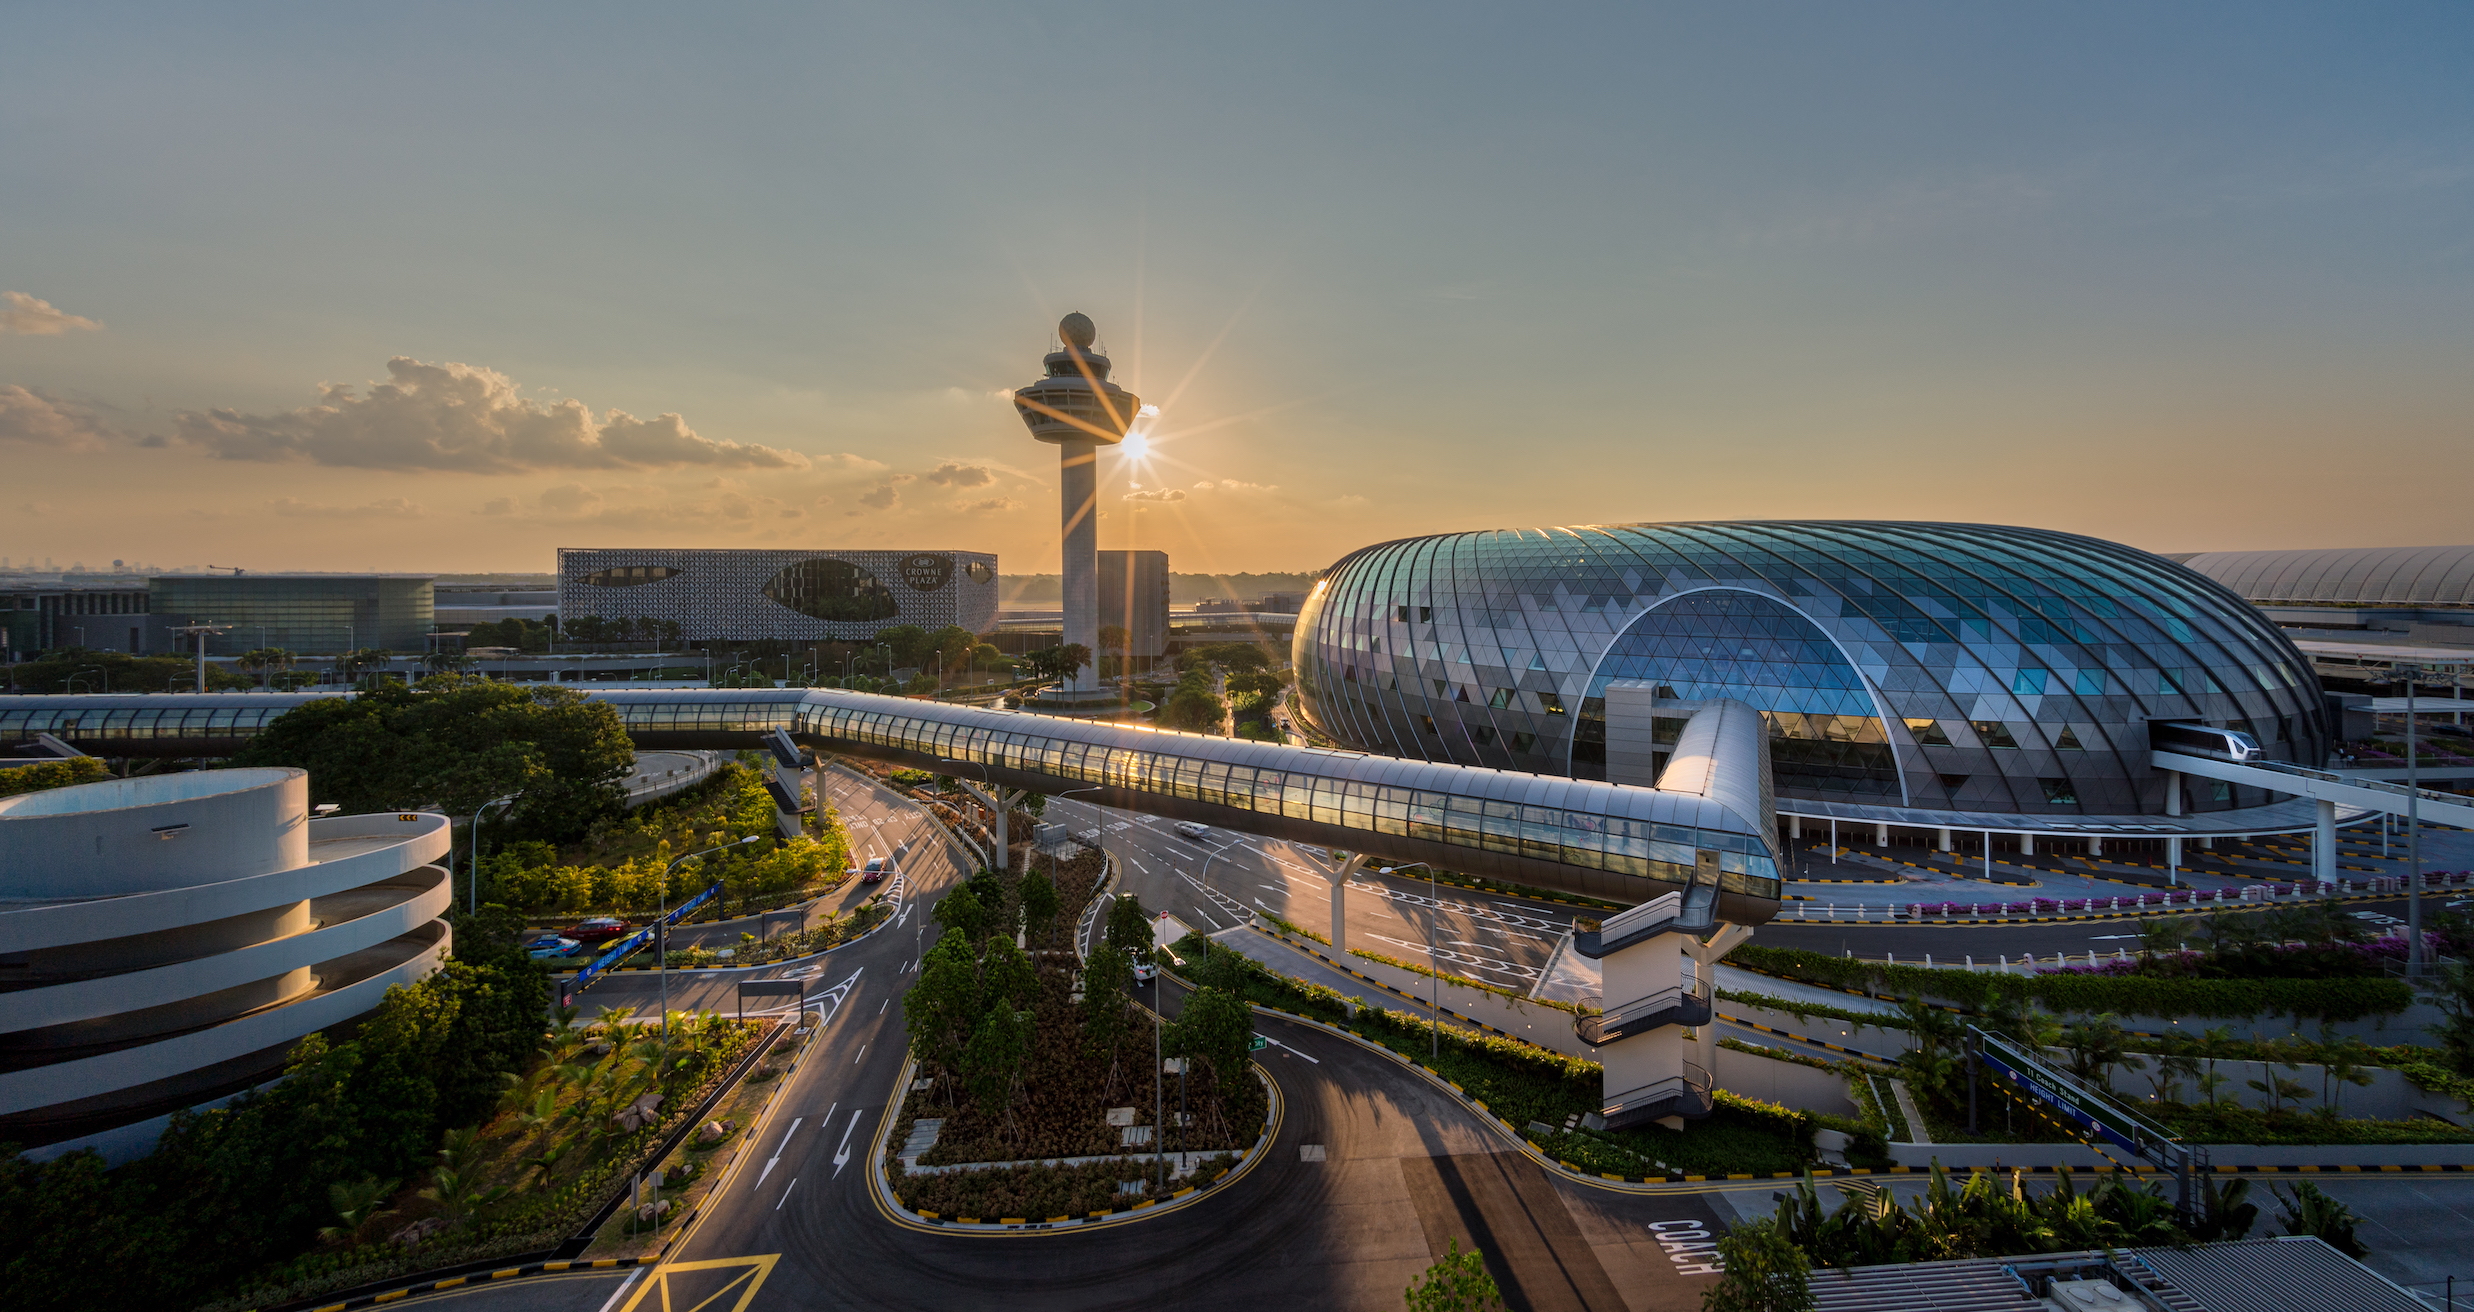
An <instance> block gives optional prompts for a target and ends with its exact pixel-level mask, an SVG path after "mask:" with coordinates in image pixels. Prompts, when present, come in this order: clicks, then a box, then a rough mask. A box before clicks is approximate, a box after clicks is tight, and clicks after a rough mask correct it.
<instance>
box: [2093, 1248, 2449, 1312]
mask: <svg viewBox="0 0 2474 1312" xmlns="http://www.w3.org/2000/svg"><path fill="white" fill-rule="evenodd" d="M2132 1256H2133V1258H2134V1260H2136V1261H2137V1262H2138V1263H2139V1264H2140V1265H2142V1266H2145V1267H2146V1268H2147V1269H2148V1270H2150V1271H2153V1272H2155V1273H2156V1275H2157V1276H2158V1277H2159V1278H2160V1279H2162V1280H2164V1281H2165V1282H2166V1283H2167V1284H2169V1285H2171V1286H2173V1287H2174V1288H2175V1289H2177V1290H2179V1291H2181V1292H2182V1293H2185V1294H2188V1295H2190V1296H2191V1297H2192V1298H2194V1299H2196V1300H2197V1301H2198V1302H2199V1303H2200V1304H2201V1305H2203V1306H2205V1307H2206V1308H2208V1310H2209V1312H2333V1309H2337V1308H2343V1309H2345V1312H2428V1309H2429V1306H2430V1305H2429V1304H2427V1303H2424V1302H2423V1301H2422V1300H2420V1299H2418V1298H2415V1297H2414V1296H2413V1295H2411V1294H2409V1293H2406V1292H2405V1291H2404V1290H2403V1289H2400V1288H2398V1287H2397V1286H2396V1285H2394V1284H2392V1283H2390V1282H2389V1281H2388V1280H2387V1279H2385V1278H2383V1277H2382V1276H2381V1275H2380V1274H2379V1273H2377V1272H2375V1271H2373V1270H2372V1269H2371V1268H2369V1267H2367V1266H2364V1265H2363V1264H2362V1263H2360V1262H2357V1261H2355V1260H2354V1259H2352V1258H2350V1257H2347V1256H2346V1255H2345V1254H2343V1253H2340V1252H2338V1251H2337V1250H2335V1249H2333V1248H2330V1247H2329V1246H2328V1245H2327V1244H2326V1243H2325V1242H2323V1241H2322V1240H2320V1239H2318V1238H2317V1237H2314V1236H2301V1237H2291V1236H2288V1237H2283V1238H2275V1239H2245V1240H2241V1241H2238V1242H2235V1243H2230V1244H2208V1245H2204V1246H2201V1247H2198V1248H2193V1249H2190V1250H2188V1251H2177V1250H2175V1249H2171V1248H2142V1249H2138V1250H2136V1251H2135V1253H2134V1254H2133V1255H2132Z"/></svg>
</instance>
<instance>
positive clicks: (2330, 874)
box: [2311, 797, 2337, 883]
mask: <svg viewBox="0 0 2474 1312" xmlns="http://www.w3.org/2000/svg"><path fill="white" fill-rule="evenodd" d="M2318 811H2319V816H2318V819H2317V822H2316V823H2314V824H2313V825H2312V826H2311V878H2313V879H2316V880H2319V881H2320V882H2321V883H2333V882H2335V880H2336V877H2337V804H2336V803H2334V802H2332V801H2329V800H2328V799H2326V798H2324V797H2323V798H2321V799H2320V800H2319V806H2318Z"/></svg>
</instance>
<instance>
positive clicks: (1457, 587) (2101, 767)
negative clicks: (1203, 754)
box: [1295, 521, 2330, 822]
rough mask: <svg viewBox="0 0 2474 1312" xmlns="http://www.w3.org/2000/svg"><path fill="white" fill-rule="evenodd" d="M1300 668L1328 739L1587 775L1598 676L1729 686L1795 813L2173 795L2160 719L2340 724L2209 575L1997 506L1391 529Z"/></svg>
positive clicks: (2242, 793)
mask: <svg viewBox="0 0 2474 1312" xmlns="http://www.w3.org/2000/svg"><path fill="white" fill-rule="evenodd" d="M1295 662H1296V667H1297V682H1298V708H1299V713H1300V714H1301V715H1302V716H1303V717H1304V718H1305V719H1306V720H1308V721H1309V727H1311V728H1312V729H1315V730H1319V731H1320V733H1321V734H1322V735H1323V736H1325V737H1326V738H1328V739H1330V740H1332V741H1333V742H1335V743H1337V744H1339V745H1342V746H1347V747H1352V748H1357V749H1360V750H1366V751H1375V752H1383V753H1389V754H1393V755H1399V756H1406V757H1421V758H1425V759H1428V760H1437V761H1451V762H1457V763H1460V764H1464V765H1480V766H1493V767H1496V768H1500V769H1510V770H1522V771H1529V772H1533V773H1540V774H1553V775H1569V776H1571V777H1575V778H1583V779H1602V778H1605V777H1606V768H1607V767H1606V761H1607V718H1606V709H1605V708H1606V695H1607V686H1608V685H1609V684H1610V683H1615V682H1618V681H1628V686H1630V687H1634V688H1639V689H1646V690H1648V691H1649V693H1650V694H1651V695H1653V696H1654V697H1655V698H1656V704H1658V705H1663V704H1664V703H1666V702H1668V701H1674V702H1685V703H1689V702H1697V701H1700V700H1702V699H1706V698H1714V697H1732V698H1736V699H1738V700H1741V701H1744V702H1747V703H1749V704H1750V705H1751V706H1752V707H1753V708H1754V709H1756V710H1758V711H1760V712H1761V713H1762V715H1763V717H1764V718H1765V719H1766V720H1767V721H1768V725H1769V731H1770V750H1771V755H1772V763H1773V780H1774V784H1775V787H1776V790H1777V795H1778V798H1779V803H1780V807H1781V809H1782V810H1791V809H1793V807H1792V806H1791V804H1792V803H1793V802H1796V801H1799V800H1801V801H1810V802H1817V803H1835V804H1841V805H1836V806H1831V807H1829V808H1828V809H1829V811H1830V812H1831V813H1833V814H1855V813H1870V812H1873V811H1875V810H1876V809H1879V811H1880V814H1881V817H1882V818H1884V819H1891V818H1898V819H1900V820H1901V821H1902V822H1913V820H1914V818H1915V817H1916V816H1917V814H1918V813H1919V812H1933V813H1943V814H1950V813H1963V814H1976V815H1982V814H1986V813H2000V814H2003V815H2009V816H2026V817H2048V816H2049V817H2055V818H2061V817H2068V816H2125V815H2141V814H2145V815H2156V814H2161V813H2163V812H2165V811H2166V809H2167V799H2166V797H2165V788H2166V779H2167V776H2166V775H2165V774H2164V773H2162V772H2159V771H2156V770H2153V769H2151V768H2150V767H2149V762H2148V725H2149V723H2150V722H2151V721H2156V720H2188V721H2196V722H2202V723H2206V724H2209V725H2213V726H2217V727H2220V728H2228V729H2238V730H2243V731H2246V732H2248V733H2250V734H2251V735H2252V736H2254V737H2255V738H2257V739H2258V740H2259V742H2260V744H2261V745H2262V746H2263V747H2264V748H2265V749H2266V755H2267V756H2269V757H2270V758H2272V759H2276V760H2285V761H2295V762H2300V763H2304V764H2311V765H2316V764H2318V763H2319V762H2320V761H2321V759H2322V757H2323V755H2324V753H2325V752H2326V750H2327V747H2328V745H2329V737H2330V722H2329V713H2328V710H2327V706H2326V702H2325V700H2324V698H2323V696H2322V694H2321V691H2320V688H2319V684H2318V680H2317V679H2316V678H2314V677H2313V675H2312V672H2311V667H2310V665H2309V663H2308V662H2307V660H2306V659H2305V658H2304V657H2303V656H2302V655H2301V653H2300V652H2298V651H2297V650H2296V649H2295V648H2294V646H2293V644H2292V643H2291V642H2290V641H2288V640H2287V639H2286V638H2285V637H2284V636H2283V635H2282V634H2281V633H2280V632H2279V631H2278V630H2277V628H2276V627H2275V626H2274V625H2272V624H2270V623H2269V622H2268V621H2267V620H2266V619H2265V618H2263V617H2262V616H2261V615H2260V614H2259V612H2258V611H2257V610H2256V609H2254V608H2253V607H2252V606H2250V605H2248V604H2246V603H2245V602H2244V601H2243V600H2242V599H2241V598H2240V597H2238V596H2236V595H2234V594H2233V593H2232V592H2230V591H2228V590H2227V589H2226V588H2225V587H2223V586H2222V585H2220V584H2218V583H2216V582H2214V581H2213V580H2210V579H2209V578H2207V577H2205V576H2203V575H2201V574H2198V573H2195V572H2193V571H2192V570H2189V569H2187V568H2184V567H2183V566H2181V565H2178V564H2175V563H2174V562H2172V561H2170V560H2166V559H2164V558H2163V557H2160V556H2155V555H2150V554H2148V553H2146V552H2143V551H2138V550H2134V549H2132V548H2129V547H2124V546H2120V545H2117V544H2114V543H2110V542H2104V541H2099V540H2097V539H2093V538H2085V537H2078V536H2074V535H2071V534H2067V533H2054V532H2047V531H2044V530H2039V529H2027V528H2009V527H2001V526H1996V525H1982V524H1927V523H1862V522H1795V521H1767V522H1750V523H1704V524H1629V525H1602V526H1590V527H1580V528H1550V529H1506V530H1500V531H1494V532H1478V533H1452V534H1444V535H1440V536H1435V537H1423V538H1411V539H1406V540H1403V541H1398V542H1388V543H1382V544H1379V545H1376V546H1371V547H1366V548H1363V549H1361V550H1359V551H1356V552H1354V553H1352V554H1350V555H1349V556H1347V557H1345V558H1343V559H1342V560H1341V561H1339V563H1337V564H1335V565H1334V566H1333V567H1332V568H1331V569H1330V571H1329V572H1328V573H1327V574H1326V576H1325V578H1324V580H1323V582H1322V583H1321V584H1320V585H1318V587H1317V588H1316V590H1315V592H1314V594H1313V595H1312V596H1311V597H1310V598H1309V599H1308V600H1307V603H1306V605H1305V609H1304V613H1303V614H1301V615H1300V616H1299V617H1298V625H1297V636H1296V640H1295ZM1684 709H1685V708H1681V707H1679V708H1678V718H1675V719H1666V718H1658V719H1655V720H1653V721H1652V724H1653V726H1654V728H1653V730H1652V736H1653V737H1658V736H1659V735H1665V734H1672V733H1673V732H1674V730H1675V728H1676V727H1679V726H1680V724H1681V718H1680V716H1681V714H1682V712H1683V710H1684ZM2246 794H2248V795H2246ZM2181 800H2182V805H2181V806H2180V808H2178V809H2179V810H2180V811H2181V812H2182V813H2184V814H2190V813H2196V812H2208V811H2226V810H2232V809H2236V808H2241V807H2245V806H2255V805H2262V804H2266V803H2268V802H2269V801H2270V799H2269V798H2268V796H2267V795H2265V794H2251V790H2248V789H2241V788H2236V787H2233V786H2230V785H2226V784H2223V783H2218V782H2215V781H2210V780H2204V779H2196V778H2193V779H2188V780H2186V781H2185V783H2184V797H2183V798H2182V799H2181ZM1848 804H1852V805H1848ZM1892 808H1895V809H1896V815H1895V817H1894V816H1893V814H1892V811H1891V809H1892ZM1816 813H1818V812H1816ZM1952 818H1953V819H1956V818H1958V817H1957V816H1956V815H1953V816H1952Z"/></svg>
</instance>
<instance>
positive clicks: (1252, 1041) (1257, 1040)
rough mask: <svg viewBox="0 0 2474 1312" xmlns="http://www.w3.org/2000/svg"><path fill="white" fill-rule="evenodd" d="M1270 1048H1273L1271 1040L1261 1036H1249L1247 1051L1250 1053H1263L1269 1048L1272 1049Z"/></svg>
mask: <svg viewBox="0 0 2474 1312" xmlns="http://www.w3.org/2000/svg"><path fill="white" fill-rule="evenodd" d="M1270 1046H1271V1040H1269V1039H1266V1038H1264V1037H1263V1036H1262V1035H1260V1034H1256V1035H1251V1036H1249V1042H1247V1044H1246V1051H1248V1052H1261V1051H1262V1050H1263V1049H1265V1048H1268V1047H1270Z"/></svg>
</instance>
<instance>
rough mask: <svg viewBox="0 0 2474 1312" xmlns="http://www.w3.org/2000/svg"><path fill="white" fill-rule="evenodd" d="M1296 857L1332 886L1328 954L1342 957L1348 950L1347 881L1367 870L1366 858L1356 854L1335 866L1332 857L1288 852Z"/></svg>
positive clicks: (1360, 853)
mask: <svg viewBox="0 0 2474 1312" xmlns="http://www.w3.org/2000/svg"><path fill="white" fill-rule="evenodd" d="M1290 850H1291V851H1294V852H1295V853H1297V855H1299V856H1302V857H1304V858H1306V860H1308V861H1310V862H1312V863H1313V865H1314V868H1315V872H1316V873H1317V874H1320V875H1321V876H1323V878H1324V879H1326V880H1329V881H1330V882H1331V950H1332V953H1333V955H1335V956H1339V955H1344V954H1346V953H1347V952H1348V950H1349V877H1350V876H1351V875H1354V874H1356V873H1357V872H1358V871H1360V870H1362V869H1364V868H1365V866H1366V854H1365V853H1363V852H1359V853H1355V854H1353V855H1351V856H1350V857H1349V859H1348V860H1346V861H1342V862H1340V863H1339V864H1338V865H1336V866H1335V865H1333V864H1332V863H1331V854H1330V853H1328V852H1327V853H1325V854H1324V855H1322V856H1319V857H1318V856H1316V855H1315V854H1314V853H1312V852H1310V851H1307V850H1306V849H1304V848H1302V847H1295V848H1291V849H1290Z"/></svg>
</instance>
